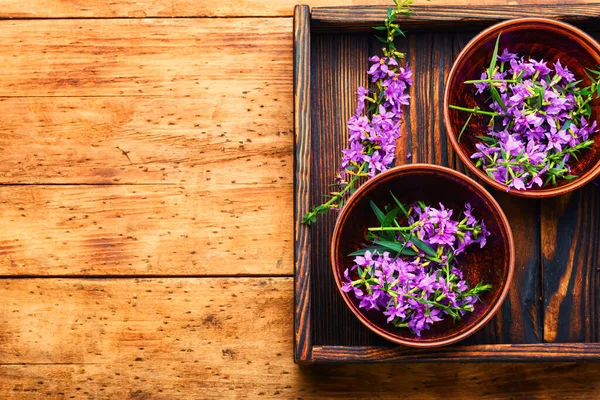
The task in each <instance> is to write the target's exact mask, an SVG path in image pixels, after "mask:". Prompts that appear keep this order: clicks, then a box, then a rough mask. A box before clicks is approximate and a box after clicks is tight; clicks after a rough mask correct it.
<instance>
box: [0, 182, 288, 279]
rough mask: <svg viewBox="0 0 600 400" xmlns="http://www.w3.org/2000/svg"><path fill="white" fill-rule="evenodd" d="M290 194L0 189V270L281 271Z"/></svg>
mask: <svg viewBox="0 0 600 400" xmlns="http://www.w3.org/2000/svg"><path fill="white" fill-rule="evenodd" d="M248 187H251V188H252V189H251V192H252V195H249V194H248ZM291 198H292V190H291V186H288V187H287V188H285V189H277V188H260V187H256V186H254V185H252V186H248V185H240V186H239V187H238V188H236V189H233V188H229V189H227V190H222V191H221V190H217V189H215V188H207V189H204V188H202V187H199V188H192V187H182V186H175V185H140V186H130V185H117V186H115V185H110V186H85V185H83V186H0V210H1V220H2V225H3V226H4V227H7V228H5V229H2V230H0V275H72V274H77V275H134V274H140V275H213V276H214V275H237V274H250V275H264V274H277V275H280V274H285V275H289V274H291V273H292V268H293V267H292V259H293V258H292V248H293V237H292V235H293V234H292V226H291V225H290V224H286V223H282V221H290V220H291V219H292V209H291V206H290V202H291ZM265 199H268V201H266V200H265ZM8 227H9V228H8Z"/></svg>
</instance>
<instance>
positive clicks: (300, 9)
mask: <svg viewBox="0 0 600 400" xmlns="http://www.w3.org/2000/svg"><path fill="white" fill-rule="evenodd" d="M310 93H311V91H310V9H309V8H308V7H307V6H296V8H295V11H294V132H295V163H294V164H295V168H296V171H295V175H294V242H295V247H294V311H295V313H294V359H295V360H297V361H300V360H309V359H310V358H311V351H312V341H313V335H312V329H311V315H312V307H311V298H310V288H311V286H310V284H311V273H310V230H309V227H307V226H305V225H303V224H302V222H301V221H302V216H303V215H304V214H305V213H306V212H308V211H309V210H310V204H309V201H310V191H309V185H310V155H309V151H310V144H311V138H310V102H311V97H310ZM307 161H308V162H307Z"/></svg>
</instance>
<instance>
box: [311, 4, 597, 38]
mask: <svg viewBox="0 0 600 400" xmlns="http://www.w3.org/2000/svg"><path fill="white" fill-rule="evenodd" d="M470 4H473V5H472V6H469V5H466V6H462V7H461V9H460V11H458V12H457V10H456V8H455V7H454V6H456V5H457V4H448V5H444V4H440V3H438V2H436V3H435V4H424V3H417V4H416V5H415V7H414V8H415V15H414V16H413V17H411V18H408V19H406V20H403V21H402V26H404V27H406V28H407V29H408V30H410V31H414V30H416V29H419V30H423V29H426V30H428V31H429V30H435V31H436V32H439V31H440V30H446V29H450V30H454V31H462V30H465V29H466V30H469V29H470V30H477V29H482V28H483V27H485V26H489V25H490V24H493V23H495V22H499V21H501V20H505V19H512V18H524V17H541V18H552V19H559V20H563V21H566V22H571V23H577V24H579V25H585V26H590V27H593V26H595V25H596V23H597V22H596V21H595V18H596V17H597V16H598V13H599V12H600V4H598V3H597V2H595V3H594V2H590V3H585V2H582V3H581V2H580V3H577V4H571V5H569V6H568V7H565V6H564V5H563V4H548V3H546V4H542V5H539V6H538V5H536V4H530V5H524V4H498V5H490V4H488V3H487V2H485V4H477V3H470ZM386 16H387V7H386V6H378V7H377V6H376V7H371V6H365V7H325V8H316V9H314V10H313V13H312V17H313V26H315V28H316V29H322V28H330V29H335V30H338V31H339V30H344V31H354V30H367V31H370V30H371V29H372V26H373V24H377V23H379V21H381V20H383V19H384V18H386Z"/></svg>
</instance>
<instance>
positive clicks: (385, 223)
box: [381, 207, 400, 227]
mask: <svg viewBox="0 0 600 400" xmlns="http://www.w3.org/2000/svg"><path fill="white" fill-rule="evenodd" d="M399 212H400V207H396V208H394V209H393V210H392V211H390V212H389V213H387V215H386V216H385V218H384V219H383V221H381V226H382V227H388V226H391V225H392V222H393V221H394V220H395V219H396V217H397V216H398V213H399Z"/></svg>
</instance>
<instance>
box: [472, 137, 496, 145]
mask: <svg viewBox="0 0 600 400" xmlns="http://www.w3.org/2000/svg"><path fill="white" fill-rule="evenodd" d="M475 137H476V138H477V139H479V140H481V141H482V142H485V143H490V144H496V139H494V138H493V137H489V136H475Z"/></svg>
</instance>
